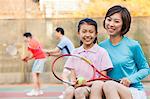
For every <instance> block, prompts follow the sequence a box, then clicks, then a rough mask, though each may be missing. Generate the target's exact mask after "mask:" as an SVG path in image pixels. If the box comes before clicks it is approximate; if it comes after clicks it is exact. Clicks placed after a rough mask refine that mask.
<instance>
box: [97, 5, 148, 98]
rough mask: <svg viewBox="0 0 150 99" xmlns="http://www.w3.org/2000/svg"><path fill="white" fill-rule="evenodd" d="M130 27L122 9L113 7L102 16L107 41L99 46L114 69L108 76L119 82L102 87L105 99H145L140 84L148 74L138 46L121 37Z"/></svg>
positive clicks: (128, 18)
mask: <svg viewBox="0 0 150 99" xmlns="http://www.w3.org/2000/svg"><path fill="white" fill-rule="evenodd" d="M130 24H131V16H130V13H129V11H128V10H127V9H126V8H125V7H122V6H120V5H116V6H113V7H111V8H110V9H109V10H108V12H107V13H106V16H105V20H104V24H103V25H104V28H105V29H106V31H107V33H108V35H109V37H110V38H109V39H107V40H105V41H103V42H101V43H100V44H99V45H100V46H101V47H103V48H105V49H106V50H107V51H108V53H109V55H110V57H111V60H112V63H113V66H114V68H113V69H112V70H111V71H110V72H108V75H109V76H110V77H111V78H114V79H117V80H119V79H120V80H121V81H120V83H117V82H114V81H107V82H105V83H104V85H103V91H104V94H105V96H106V99H127V98H128V99H146V94H145V92H144V88H143V84H142V83H141V80H142V79H143V78H145V77H146V76H147V75H148V74H149V66H148V63H147V61H146V59H145V57H144V53H143V51H142V48H141V46H140V44H139V43H138V42H137V41H135V40H133V39H130V38H128V37H126V36H124V35H125V34H126V33H127V32H128V31H129V29H130ZM112 90H113V91H112Z"/></svg>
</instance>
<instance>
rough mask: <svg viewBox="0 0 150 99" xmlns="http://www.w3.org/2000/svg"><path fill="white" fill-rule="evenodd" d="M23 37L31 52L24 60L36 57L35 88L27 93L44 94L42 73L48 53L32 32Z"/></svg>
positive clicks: (33, 70)
mask: <svg viewBox="0 0 150 99" xmlns="http://www.w3.org/2000/svg"><path fill="white" fill-rule="evenodd" d="M23 37H24V41H25V43H26V45H27V50H28V52H29V54H28V56H26V57H25V58H24V59H23V60H24V61H25V62H27V61H28V59H32V58H34V59H35V61H34V63H33V66H32V77H33V89H32V90H31V91H30V92H28V93H27V94H26V95H28V96H38V95H42V94H43V91H42V90H41V83H40V74H41V73H42V72H43V69H44V64H45V61H46V54H45V53H44V52H43V50H42V46H41V44H40V43H39V41H37V40H36V39H35V38H34V37H33V36H32V34H31V33H30V32H26V33H24V34H23Z"/></svg>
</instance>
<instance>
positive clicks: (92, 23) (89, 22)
mask: <svg viewBox="0 0 150 99" xmlns="http://www.w3.org/2000/svg"><path fill="white" fill-rule="evenodd" d="M85 23H86V24H88V25H93V26H94V27H95V30H96V33H97V32H98V30H97V23H96V21H94V20H93V19H91V18H85V19H82V20H81V21H80V22H79V24H78V32H79V31H80V28H81V25H82V24H85ZM93 43H94V44H95V43H98V42H97V37H96V38H95V40H94V42H93ZM82 44H83V42H82V41H80V45H82Z"/></svg>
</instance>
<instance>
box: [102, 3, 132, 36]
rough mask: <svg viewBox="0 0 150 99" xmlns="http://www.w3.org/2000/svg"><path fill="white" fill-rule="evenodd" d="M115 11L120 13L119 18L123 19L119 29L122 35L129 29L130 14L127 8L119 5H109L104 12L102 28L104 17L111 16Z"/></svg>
mask: <svg viewBox="0 0 150 99" xmlns="http://www.w3.org/2000/svg"><path fill="white" fill-rule="evenodd" d="M115 13H120V14H121V18H122V21H123V25H122V29H121V36H123V35H125V34H126V33H127V32H128V31H129V29H130V25H131V15H130V12H129V11H128V10H127V8H125V7H122V6H120V5H115V6H113V7H111V8H110V9H109V10H108V11H107V13H106V16H105V19H104V21H103V26H104V28H106V27H105V20H106V18H107V17H110V16H112V15H113V14H115Z"/></svg>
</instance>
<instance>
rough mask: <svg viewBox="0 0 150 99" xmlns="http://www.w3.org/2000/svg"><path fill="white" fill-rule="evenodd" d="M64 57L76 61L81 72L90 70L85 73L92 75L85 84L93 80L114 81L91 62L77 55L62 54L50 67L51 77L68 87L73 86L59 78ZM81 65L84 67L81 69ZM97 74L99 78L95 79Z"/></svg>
mask: <svg viewBox="0 0 150 99" xmlns="http://www.w3.org/2000/svg"><path fill="white" fill-rule="evenodd" d="M65 57H68V58H73V59H75V60H77V61H76V62H78V63H80V64H78V65H79V66H80V70H81V71H83V72H86V69H90V70H91V72H87V73H92V76H91V77H90V79H88V80H86V82H91V81H95V80H114V79H112V78H110V77H109V76H106V75H104V74H102V73H101V71H99V70H98V69H97V68H96V67H95V66H94V65H93V64H92V62H91V61H90V60H88V59H87V58H85V57H81V56H79V55H71V54H64V55H61V56H59V57H57V58H56V59H55V60H54V61H53V63H52V67H51V68H52V73H53V75H54V76H55V77H56V78H57V79H58V80H60V81H61V82H63V83H67V84H68V85H73V84H72V83H71V82H70V81H65V80H63V79H62V77H61V74H62V71H63V69H64V67H63V66H64V65H63V66H62V64H61V63H60V62H61V60H62V59H63V58H65ZM83 64H84V67H82V65H83ZM85 66H88V67H85ZM97 74H99V75H100V76H101V77H100V78H99V77H96V76H97ZM85 75H86V73H85ZM114 81H117V80H114ZM117 82H119V81H117Z"/></svg>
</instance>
